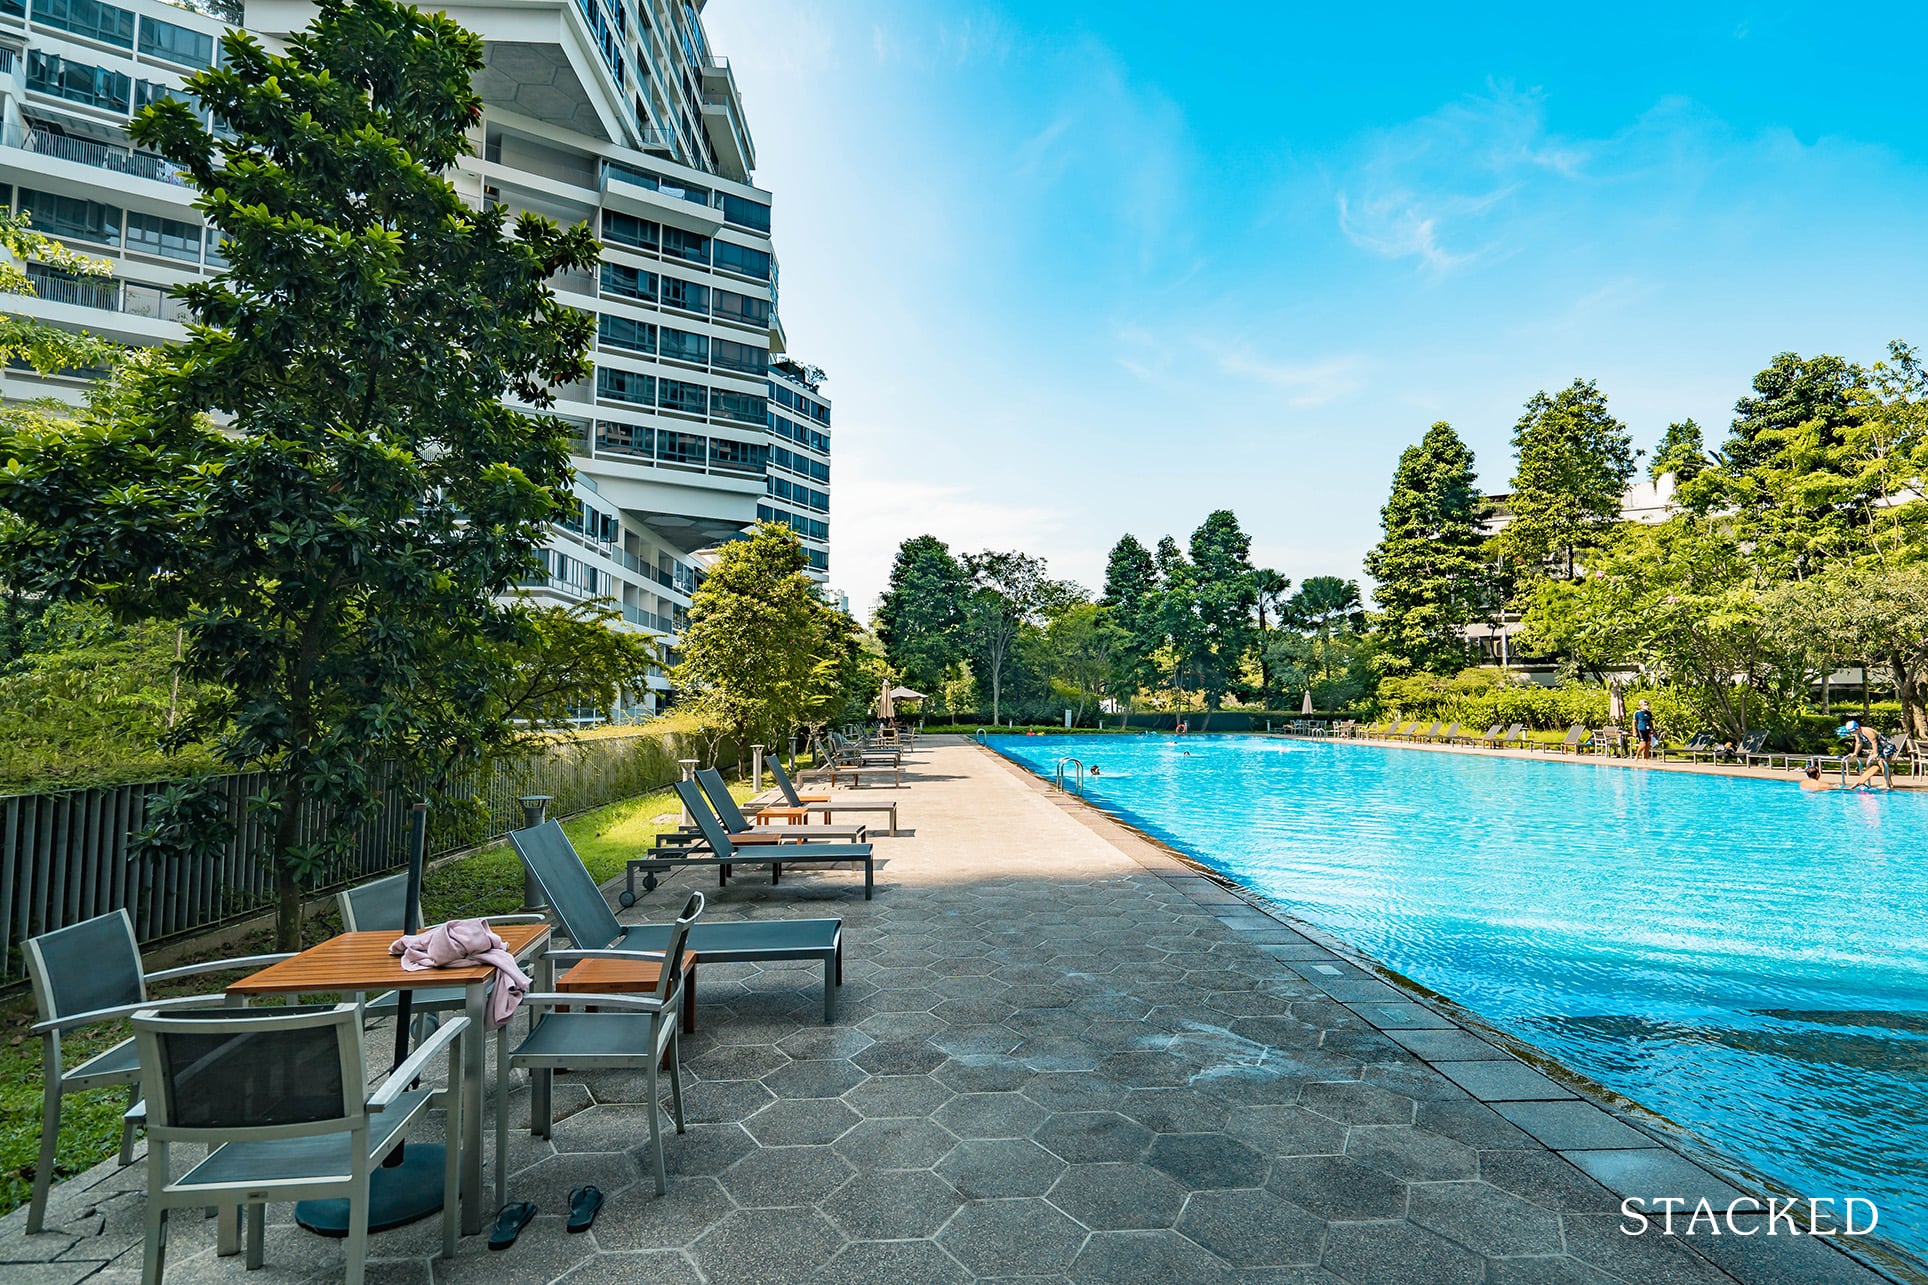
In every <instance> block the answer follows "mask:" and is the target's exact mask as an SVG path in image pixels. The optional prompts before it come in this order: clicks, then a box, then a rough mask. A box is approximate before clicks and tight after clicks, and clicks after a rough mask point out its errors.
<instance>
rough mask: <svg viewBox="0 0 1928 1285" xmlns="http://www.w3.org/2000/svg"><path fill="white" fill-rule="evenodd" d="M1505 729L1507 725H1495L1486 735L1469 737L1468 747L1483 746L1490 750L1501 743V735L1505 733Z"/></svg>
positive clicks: (1467, 739) (1488, 729) (1467, 740)
mask: <svg viewBox="0 0 1928 1285" xmlns="http://www.w3.org/2000/svg"><path fill="white" fill-rule="evenodd" d="M1505 729H1506V724H1504V723H1495V724H1493V725H1492V726H1491V727H1489V728H1487V729H1486V735H1484V736H1469V737H1467V738H1466V743H1467V744H1468V745H1483V746H1485V747H1486V748H1487V749H1489V750H1490V749H1492V748H1493V747H1494V746H1495V745H1497V744H1498V743H1499V739H1500V733H1501V732H1503V731H1504V730H1505Z"/></svg>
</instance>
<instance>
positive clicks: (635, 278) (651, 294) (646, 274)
mask: <svg viewBox="0 0 1928 1285" xmlns="http://www.w3.org/2000/svg"><path fill="white" fill-rule="evenodd" d="M602 288H603V293H604V294H619V295H621V296H623V297H624V298H625V299H643V300H646V301H648V302H650V303H654V302H655V301H656V274H655V273H654V272H651V271H649V270H648V269H646V268H632V267H629V266H628V265H627V264H622V263H605V264H603V265H602Z"/></svg>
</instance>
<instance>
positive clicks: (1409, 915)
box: [992, 736, 1928, 1254]
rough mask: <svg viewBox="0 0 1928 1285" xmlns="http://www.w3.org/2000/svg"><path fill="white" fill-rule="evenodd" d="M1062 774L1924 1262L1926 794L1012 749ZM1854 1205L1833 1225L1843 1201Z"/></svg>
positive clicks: (1132, 741)
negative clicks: (1873, 1214)
mask: <svg viewBox="0 0 1928 1285" xmlns="http://www.w3.org/2000/svg"><path fill="white" fill-rule="evenodd" d="M992 744H993V745H994V747H995V748H997V749H998V750H1000V751H1002V752H1003V753H1005V754H1007V755H1009V756H1010V757H1012V758H1014V759H1016V760H1017V761H1019V762H1021V763H1023V764H1024V765H1025V766H1027V767H1030V768H1031V769H1033V770H1034V771H1037V772H1039V773H1040V774H1042V775H1045V776H1047V777H1048V776H1050V775H1051V773H1052V768H1053V765H1054V764H1055V763H1056V761H1057V759H1058V757H1059V756H1061V755H1077V756H1078V757H1080V758H1082V759H1083V760H1084V761H1085V762H1086V763H1087V764H1089V763H1094V762H1095V763H1097V764H1098V765H1099V766H1100V768H1101V769H1102V773H1103V774H1102V776H1100V777H1098V778H1097V779H1095V780H1093V781H1091V782H1090V783H1089V787H1088V790H1087V796H1088V797H1089V798H1090V799H1091V800H1092V801H1093V802H1094V803H1097V804H1099V805H1100V806H1102V807H1105V808H1107V809H1109V810H1111V811H1113V812H1115V813H1117V814H1118V815H1119V816H1121V817H1122V818H1124V819H1126V820H1128V821H1130V822H1132V823H1133V824H1135V825H1137V826H1138V827H1140V828H1141V829H1143V830H1145V831H1147V832H1148V833H1150V834H1153V835H1156V836H1157V837H1158V838H1160V839H1163V840H1164V841H1166V842H1167V843H1170V844H1171V845H1172V846H1173V847H1175V848H1177V849H1179V850H1180V851H1182V852H1185V853H1186V854H1188V855H1190V856H1192V857H1194V858H1196V859H1197V860H1199V861H1201V862H1202V863H1204V864H1206V865H1208V866H1211V867H1213V868H1215V869H1217V870H1220V871H1222V872H1224V873H1225V874H1227V875H1229V876H1231V877H1232V878H1234V879H1236V880H1238V881H1239V882H1240V883H1242V884H1244V885H1246V886H1247V887H1250V888H1252V889H1254V890H1256V891H1257V892H1259V893H1261V894H1263V895H1265V896H1266V897H1268V898H1271V899H1273V900H1275V901H1277V902H1278V903H1279V904H1281V905H1282V906H1284V907H1285V908H1287V909H1289V910H1290V911H1291V912H1292V913H1294V914H1296V915H1298V916H1300V917H1301V918H1303V919H1305V920H1307V921H1309V922H1311V923H1313V924H1316V925H1318V926H1320V927H1322V928H1324V929H1327V930H1328V931H1330V932H1332V933H1333V934H1334V935H1335V936H1337V937H1339V938H1341V939H1343V940H1345V941H1348V942H1350V943H1352V944H1353V945H1355V946H1357V947H1359V948H1360V949H1362V950H1364V951H1366V952H1367V953H1369V954H1371V955H1372V956H1374V957H1375V958H1377V959H1379V960H1380V961H1382V962H1383V963H1385V964H1387V965H1388V966H1390V967H1392V968H1394V969H1396V970H1397V971H1399V972H1401V973H1403V974H1405V975H1406V976H1408V977H1411V978H1413V979H1414V980H1415V981H1418V982H1420V983H1421V984H1423V985H1425V986H1428V987H1430V988H1432V989H1433V990H1436V991H1438V992H1440V993H1441V994H1443V995H1446V996H1448V997H1450V998H1451V999H1453V1000H1455V1001H1457V1002H1459V1003H1460V1004H1463V1005H1465V1006H1466V1007H1467V1008H1469V1009H1471V1010H1472V1011H1474V1012H1476V1013H1478V1014H1480V1015H1481V1016H1482V1017H1483V1018H1485V1019H1486V1020H1487V1021H1489V1022H1491V1023H1492V1024H1493V1025H1495V1026H1497V1027H1499V1028H1500V1029H1502V1030H1505V1031H1508V1032H1510V1033H1512V1034H1514V1035H1516V1036H1518V1037H1520V1038H1521V1039H1524V1040H1526V1041H1529V1042H1530V1043H1532V1044H1534V1045H1536V1046H1538V1047H1540V1048H1542V1049H1544V1050H1546V1051H1547V1052H1548V1053H1550V1054H1552V1055H1553V1056H1554V1057H1555V1058H1557V1059H1558V1060H1560V1061H1561V1062H1563V1063H1564V1064H1566V1065H1567V1066H1570V1067H1572V1068H1574V1069H1575V1070H1577V1071H1580V1072H1582V1073H1583V1074H1585V1075H1588V1076H1590V1077H1591V1078H1593V1079H1594V1080H1597V1081H1598V1082H1600V1083H1602V1084H1605V1085H1607V1086H1609V1087H1611V1088H1613V1089H1615V1090H1617V1091H1618V1092H1620V1093H1623V1094H1625V1095H1626V1096H1628V1097H1629V1098H1632V1099H1633V1100H1635V1101H1637V1102H1640V1103H1642V1104H1644V1105H1645V1106H1648V1107H1650V1108H1652V1109H1653V1110H1656V1111H1659V1112H1661V1113H1662V1114H1664V1115H1666V1116H1668V1117H1669V1118H1671V1119H1673V1120H1674V1121H1676V1122H1678V1123H1680V1124H1682V1125H1685V1126H1687V1127H1688V1128H1689V1129H1691V1130H1693V1131H1694V1132H1696V1133H1697V1134H1698V1135H1699V1136H1701V1137H1702V1138H1704V1139H1706V1140H1707V1141H1708V1142H1710V1143H1712V1144H1713V1145H1714V1147H1715V1148H1717V1149H1718V1150H1720V1151H1723V1152H1725V1153H1727V1154H1730V1155H1734V1156H1738V1157H1739V1158H1741V1159H1743V1160H1745V1161H1746V1162H1748V1163H1749V1164H1751V1165H1753V1166H1754V1167H1755V1168H1756V1169H1758V1170H1760V1171H1761V1172H1763V1173H1766V1174H1769V1175H1771V1176H1773V1177H1775V1178H1776V1179H1778V1180H1780V1181H1781V1182H1783V1183H1785V1184H1786V1185H1787V1186H1789V1187H1792V1188H1794V1189H1795V1190H1796V1191H1798V1192H1800V1193H1802V1194H1805V1195H1815V1196H1835V1197H1842V1196H1864V1197H1868V1198H1871V1199H1873V1200H1875V1201H1876V1203H1877V1207H1878V1208H1879V1209H1880V1228H1879V1232H1880V1234H1883V1235H1885V1236H1887V1237H1888V1238H1889V1239H1890V1240H1892V1241H1894V1242H1897V1243H1899V1244H1902V1245H1904V1246H1906V1247H1908V1248H1910V1249H1912V1250H1913V1251H1914V1252H1916V1253H1917V1254H1923V1253H1928V1094H1925V1093H1924V1090H1928V940H1924V936H1923V932H1922V927H1923V916H1922V910H1923V907H1924V905H1928V794H1916V793H1897V794H1895V795H1867V794H1858V793H1857V794H1843V793H1828V794H1808V793H1804V792H1803V791H1801V790H1800V789H1799V788H1797V787H1796V786H1795V785H1794V784H1793V783H1792V781H1760V780H1739V779H1733V778H1728V777H1719V776H1701V775H1690V774H1685V773H1662V772H1642V771H1625V770H1619V769H1616V768H1612V767H1605V766H1597V765H1589V764H1583V763H1574V762H1566V763H1562V762H1558V761H1556V760H1551V759H1548V760H1543V761H1521V760H1518V759H1501V758H1497V757H1482V756H1479V755H1469V754H1442V753H1430V752H1427V751H1424V750H1412V749H1393V748H1382V747H1375V746H1367V745H1353V744H1344V743H1338V744H1334V743H1328V742H1313V741H1284V740H1279V739H1272V738H1260V737H1238V736H1210V737H1184V738H1176V737H1172V736H1157V737H1153V736H1145V737H1123V736H1104V737H1098V736H1082V737H1081V736H1051V737H1031V738H1027V737H999V738H994V739H993V741H992ZM1837 1207H1838V1206H1837Z"/></svg>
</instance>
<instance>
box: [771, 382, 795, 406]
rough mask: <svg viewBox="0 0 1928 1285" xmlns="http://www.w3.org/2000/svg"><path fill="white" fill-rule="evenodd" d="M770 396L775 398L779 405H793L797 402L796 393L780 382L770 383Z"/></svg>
mask: <svg viewBox="0 0 1928 1285" xmlns="http://www.w3.org/2000/svg"><path fill="white" fill-rule="evenodd" d="M770 396H772V397H774V398H776V399H777V405H779V406H795V405H796V404H797V395H796V394H795V393H793V392H791V391H790V390H789V389H787V388H785V387H784V386H783V385H782V384H772V385H771V386H770Z"/></svg>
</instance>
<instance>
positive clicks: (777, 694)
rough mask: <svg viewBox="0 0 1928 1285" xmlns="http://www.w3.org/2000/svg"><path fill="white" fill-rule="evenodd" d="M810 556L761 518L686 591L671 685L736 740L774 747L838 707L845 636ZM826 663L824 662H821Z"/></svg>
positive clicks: (782, 528)
mask: <svg viewBox="0 0 1928 1285" xmlns="http://www.w3.org/2000/svg"><path fill="white" fill-rule="evenodd" d="M808 565H809V559H808V558H807V557H806V556H805V554H804V552H803V545H802V544H801V543H800V542H799V541H798V539H797V534H796V532H795V531H792V530H791V529H790V528H789V526H788V525H785V524H781V523H776V522H761V523H758V524H757V526H756V527H755V529H754V530H753V531H752V532H751V533H750V537H749V538H748V539H747V540H733V541H731V542H730V543H728V544H726V545H724V546H723V548H722V550H721V552H719V553H718V554H717V558H716V562H715V564H714V565H713V566H712V567H711V568H710V574H709V576H708V578H707V579H705V580H704V581H703V583H702V584H701V585H698V586H697V589H696V592H695V593H694V594H693V595H691V599H690V615H689V624H688V625H687V626H686V627H685V628H684V630H683V648H682V651H683V659H682V663H681V664H680V665H678V666H677V667H676V671H675V678H676V681H677V682H678V683H679V684H681V685H683V686H684V687H686V688H687V689H688V691H689V693H690V699H691V701H692V703H693V704H694V705H695V707H696V708H697V710H699V711H700V712H701V713H702V714H703V715H704V716H705V717H707V718H709V719H711V720H713V721H714V722H715V723H716V725H717V726H718V727H719V728H720V729H722V730H723V732H724V733H725V734H727V735H729V736H732V737H733V738H734V739H735V741H736V744H737V751H738V753H739V754H741V753H742V750H743V749H744V747H746V746H748V745H749V744H751V743H752V742H760V743H762V744H764V745H776V744H779V743H780V742H781V741H782V740H783V738H784V737H786V736H788V735H789V734H790V732H791V730H792V729H793V728H795V727H797V726H798V725H799V724H802V723H804V722H805V721H806V719H807V718H809V716H810V715H812V714H813V713H817V714H821V713H822V712H823V711H825V710H826V709H828V708H829V707H831V706H832V705H833V704H834V705H840V704H841V702H840V701H836V700H834V699H833V697H834V696H835V695H836V693H837V692H839V691H840V690H841V685H840V683H839V682H838V675H837V670H838V669H839V668H840V667H841V664H842V662H843V660H844V659H845V657H844V654H843V653H844V651H845V650H846V649H847V647H848V645H849V643H850V641H851V638H850V636H849V635H848V634H846V633H845V631H843V630H842V628H841V625H840V624H839V623H838V621H837V620H836V619H834V618H837V617H840V616H841V613H838V612H834V611H832V610H831V609H830V608H829V607H828V606H826V605H825V604H824V602H823V599H822V598H821V597H820V596H819V594H818V592H817V587H816V585H815V584H814V583H813V582H812V581H811V580H810V578H809V577H808V576H807V575H805V574H804V568H805V567H806V566H808ZM825 662H829V668H828V669H826V668H823V666H824V665H825Z"/></svg>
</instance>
